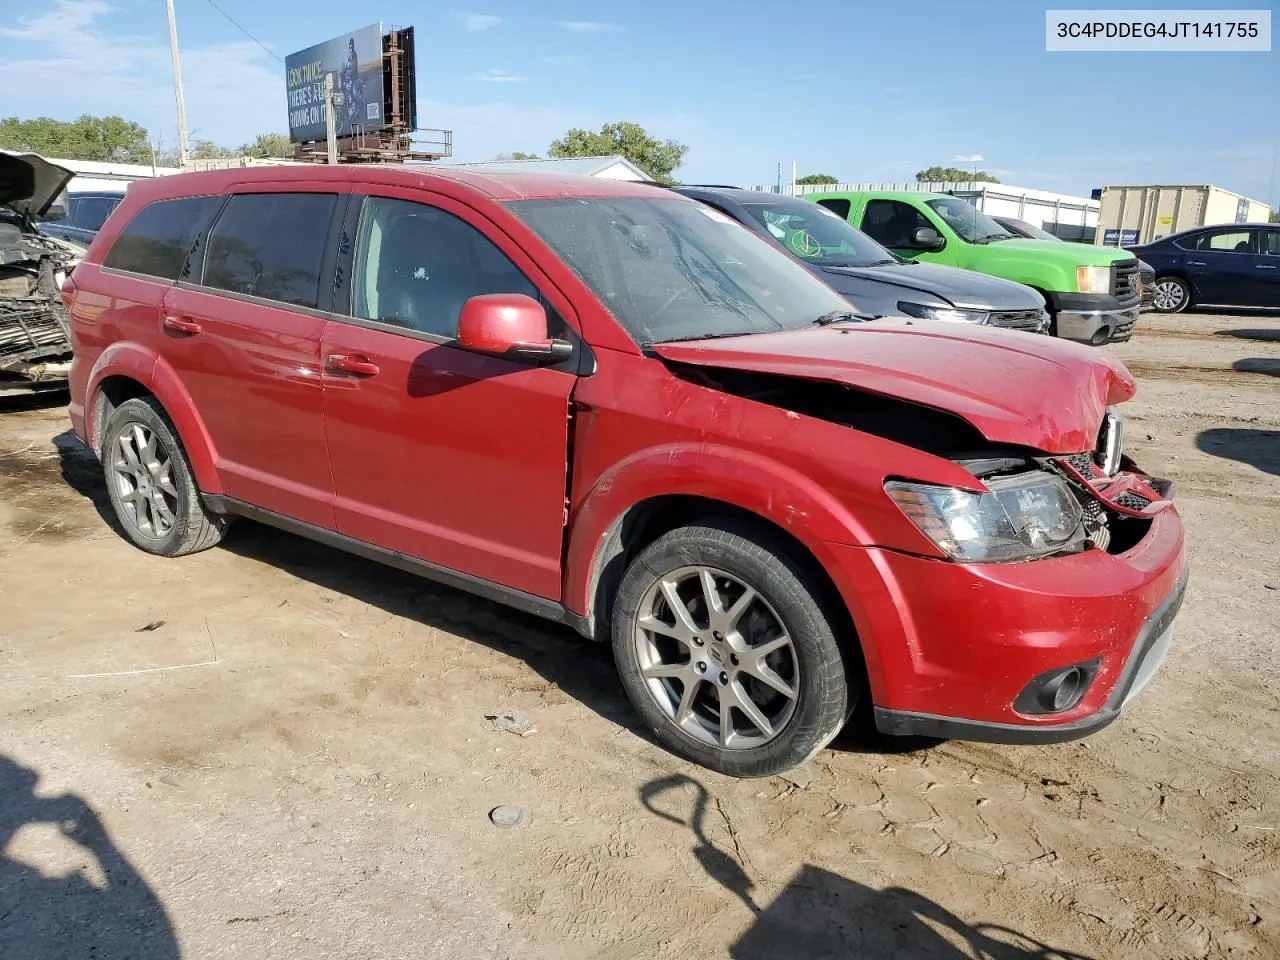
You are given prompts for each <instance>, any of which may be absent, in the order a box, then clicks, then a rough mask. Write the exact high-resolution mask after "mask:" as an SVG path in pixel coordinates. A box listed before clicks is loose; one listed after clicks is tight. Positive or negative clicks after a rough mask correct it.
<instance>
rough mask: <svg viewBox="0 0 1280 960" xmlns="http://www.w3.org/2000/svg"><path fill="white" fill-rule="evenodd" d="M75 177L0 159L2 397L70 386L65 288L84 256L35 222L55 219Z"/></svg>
mask: <svg viewBox="0 0 1280 960" xmlns="http://www.w3.org/2000/svg"><path fill="white" fill-rule="evenodd" d="M72 176H73V174H72V173H71V171H69V170H67V169H66V168H64V167H59V166H57V165H56V164H52V163H49V162H48V161H47V160H44V159H43V158H41V157H37V156H35V155H34V154H21V155H16V154H4V153H0V396H3V395H5V394H12V393H32V392H37V391H41V390H61V389H65V388H66V380H67V375H68V373H69V371H70V368H71V353H72V351H71V337H70V329H69V326H68V318H67V310H66V307H65V306H63V304H62V300H61V289H62V284H63V282H64V281H65V280H66V278H67V277H68V276H69V275H70V273H71V271H72V270H73V269H75V266H76V264H78V263H79V262H80V259H81V257H82V256H83V254H84V250H83V248H81V247H80V246H79V245H78V244H73V243H69V242H67V241H65V240H59V239H57V238H54V237H47V236H44V235H43V234H41V233H40V232H39V231H38V230H37V229H36V223H38V222H39V221H41V220H46V219H57V218H58V216H59V215H60V212H61V211H60V209H59V207H58V206H57V202H56V201H57V198H58V197H59V195H60V194H61V193H62V191H63V189H64V188H65V187H66V184H67V182H68V181H69V180H70V179H71V177H72Z"/></svg>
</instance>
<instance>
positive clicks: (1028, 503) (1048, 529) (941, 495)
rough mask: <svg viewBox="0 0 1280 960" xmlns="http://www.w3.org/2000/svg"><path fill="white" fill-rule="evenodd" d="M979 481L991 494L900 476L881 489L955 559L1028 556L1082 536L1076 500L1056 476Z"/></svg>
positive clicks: (1058, 548) (1041, 474)
mask: <svg viewBox="0 0 1280 960" xmlns="http://www.w3.org/2000/svg"><path fill="white" fill-rule="evenodd" d="M983 482H984V483H985V484H986V486H987V488H988V489H989V490H990V492H989V493H970V492H969V491H968V490H959V489H957V488H955V487H937V486H933V485H931V484H925V483H907V482H905V481H898V480H891V481H890V482H888V483H886V484H885V485H884V489H885V492H886V493H888V494H889V496H890V497H892V498H893V500H894V502H895V503H897V505H898V507H899V508H900V509H901V510H902V512H903V513H905V514H906V515H907V518H908V519H909V520H910V521H911V522H912V523H914V524H915V525H916V526H917V527H919V528H920V532H921V533H923V534H924V535H925V536H926V537H928V538H929V539H930V540H932V541H933V542H934V543H936V544H937V545H938V546H939V547H940V548H942V550H943V551H944V552H945V553H946V554H947V555H949V556H951V557H954V558H955V559H957V560H965V561H969V562H973V563H993V562H999V561H1006V560H1028V559H1031V558H1032V557H1040V556H1044V555H1046V554H1050V553H1057V552H1059V551H1061V550H1064V549H1066V548H1067V547H1070V546H1073V545H1074V544H1075V543H1077V542H1079V541H1080V539H1081V537H1082V531H1083V528H1082V526H1081V524H1080V504H1079V502H1077V500H1076V498H1075V497H1073V496H1072V495H1071V491H1070V490H1068V489H1067V486H1066V484H1065V483H1063V482H1062V481H1061V480H1060V479H1058V478H1057V477H1055V476H1053V475H1052V474H1048V473H1044V472H1041V471H1032V472H1029V473H1020V474H1017V475H1015V476H1008V477H996V478H992V479H990V480H985V481H983Z"/></svg>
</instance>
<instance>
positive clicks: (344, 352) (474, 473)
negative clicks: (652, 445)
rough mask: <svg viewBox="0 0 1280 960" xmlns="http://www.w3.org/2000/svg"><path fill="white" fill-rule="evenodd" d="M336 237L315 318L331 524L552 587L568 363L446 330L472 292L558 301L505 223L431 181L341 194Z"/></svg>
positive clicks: (498, 576) (448, 561)
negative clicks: (531, 361) (344, 205)
mask: <svg viewBox="0 0 1280 960" xmlns="http://www.w3.org/2000/svg"><path fill="white" fill-rule="evenodd" d="M379 192H382V191H381V189H380V190H379ZM341 246H342V248H343V249H344V250H346V249H352V250H353V262H352V263H351V265H350V268H349V269H348V268H346V267H345V266H342V265H340V267H339V271H338V277H339V283H340V284H342V286H340V287H339V289H338V295H337V297H338V300H339V302H338V303H336V304H335V310H338V309H339V308H346V312H347V313H348V314H349V316H348V318H347V319H346V320H338V319H335V320H333V321H332V322H330V323H329V325H328V327H327V329H326V331H325V335H324V351H323V352H324V357H325V360H326V363H327V367H326V370H325V377H324V405H325V423H326V429H327V433H328V440H329V455H330V462H331V465H332V471H333V483H334V489H335V493H336V500H335V514H336V520H337V529H338V530H339V531H340V532H341V533H344V534H346V535H348V536H350V537H353V538H355V539H357V540H362V541H364V542H366V543H372V544H375V545H377V546H380V547H384V548H386V549H389V550H394V551H397V552H399V553H403V554H406V555H408V556H411V557H415V558H417V559H419V560H425V561H428V562H430V563H434V564H437V565H439V566H443V567H447V568H450V569H452V570H457V571H461V572H463V573H465V574H468V575H470V576H473V577H478V578H481V579H484V580H489V581H493V582H496V583H499V584H502V585H505V586H508V587H514V588H516V589H518V590H522V591H524V592H526V593H532V594H535V595H537V596H541V597H548V598H554V599H559V598H560V595H561V576H560V566H561V553H562V548H563V543H564V524H565V509H566V502H565V492H566V483H567V470H568V468H567V464H568V456H569V452H568V443H569V397H570V394H571V392H572V390H573V387H574V384H575V382H576V375H575V374H574V373H572V372H569V371H568V370H567V369H557V368H551V367H537V366H531V365H528V364H525V363H522V362H519V361H515V360H508V359H505V358H501V357H492V356H483V355H480V354H475V353H469V352H466V351H464V350H460V349H458V348H457V347H456V346H455V345H454V337H455V335H456V333H457V325H458V315H459V312H460V310H461V308H462V304H463V303H464V302H465V301H466V299H467V298H469V297H471V296H475V295H477V294H482V293H524V294H528V295H530V296H533V297H540V298H541V299H543V301H544V303H545V304H546V305H548V306H550V307H552V310H551V311H549V313H553V315H554V316H558V317H563V316H569V304H568V302H567V301H566V300H565V299H564V298H563V297H562V296H561V295H560V294H559V292H558V291H557V290H556V289H555V288H554V287H553V286H552V285H551V284H550V282H549V280H548V279H547V278H546V276H545V275H543V274H542V273H541V272H540V271H539V270H538V269H537V267H536V266H535V264H534V263H533V262H532V260H530V258H529V257H528V256H527V255H525V254H524V252H523V251H521V250H520V249H519V248H518V247H516V246H515V245H514V243H513V242H512V241H511V240H510V239H509V238H508V237H506V235H505V234H503V233H502V232H501V231H499V230H498V229H497V228H496V227H495V226H494V225H493V224H491V223H490V222H489V221H488V220H486V219H485V218H484V217H482V216H481V215H479V214H478V213H477V212H476V211H474V210H472V209H471V208H469V207H466V206H463V205H461V204H459V203H457V202H455V201H452V200H450V199H447V198H444V197H439V196H435V195H431V194H423V193H418V192H412V191H397V190H394V189H390V188H387V189H386V191H385V195H382V196H371V197H368V198H366V199H365V201H364V203H363V206H362V209H360V210H359V211H357V210H355V205H354V204H353V211H352V214H351V215H350V216H349V217H348V220H347V223H346V225H345V226H344V229H343V241H342V244H341ZM345 262H346V261H345V260H343V261H342V264H345ZM347 278H349V281H350V282H349V284H348V281H347ZM559 322H562V321H558V320H555V319H553V321H552V331H553V335H554V334H555V333H556V332H557V331H556V323H559ZM561 335H563V336H566V337H569V338H571V339H572V338H573V337H574V334H573V331H572V329H571V328H568V327H566V328H565V329H564V330H563V331H561Z"/></svg>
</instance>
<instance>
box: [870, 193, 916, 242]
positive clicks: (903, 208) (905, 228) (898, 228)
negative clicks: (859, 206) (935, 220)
mask: <svg viewBox="0 0 1280 960" xmlns="http://www.w3.org/2000/svg"><path fill="white" fill-rule="evenodd" d="M920 227H928V228H929V229H930V230H932V229H934V226H933V224H932V223H930V222H929V218H928V217H926V216H925V215H924V214H923V213H921V212H920V211H919V210H917V209H916V208H915V207H913V206H911V204H909V203H902V202H900V201H898V200H872V201H871V202H870V203H868V204H867V212H866V213H864V214H863V215H862V232H863V233H865V234H867V235H868V236H870V237H871V239H873V240H878V241H880V242H881V243H882V244H884V245H885V246H886V247H898V248H900V249H901V248H906V249H910V248H912V247H914V246H915V232H916V230H917V229H919V228H920Z"/></svg>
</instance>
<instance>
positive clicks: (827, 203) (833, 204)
mask: <svg viewBox="0 0 1280 960" xmlns="http://www.w3.org/2000/svg"><path fill="white" fill-rule="evenodd" d="M818 206H820V207H826V208H827V209H828V210H830V211H831V212H832V213H834V214H835V215H836V216H837V217H839V218H840V219H841V220H848V219H849V201H848V200H845V199H842V198H839V197H832V198H831V199H830V200H819V201H818Z"/></svg>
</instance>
